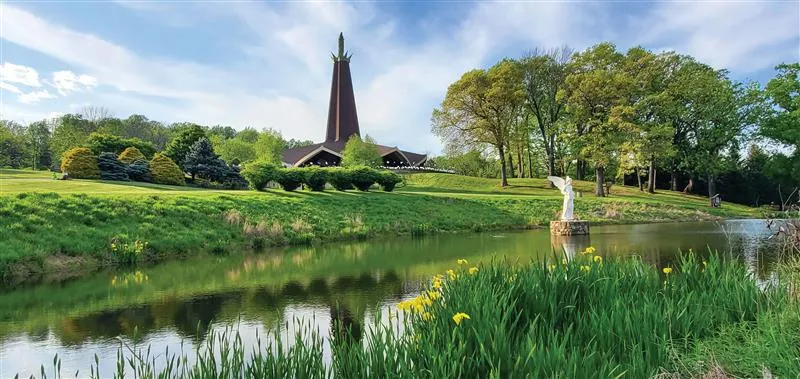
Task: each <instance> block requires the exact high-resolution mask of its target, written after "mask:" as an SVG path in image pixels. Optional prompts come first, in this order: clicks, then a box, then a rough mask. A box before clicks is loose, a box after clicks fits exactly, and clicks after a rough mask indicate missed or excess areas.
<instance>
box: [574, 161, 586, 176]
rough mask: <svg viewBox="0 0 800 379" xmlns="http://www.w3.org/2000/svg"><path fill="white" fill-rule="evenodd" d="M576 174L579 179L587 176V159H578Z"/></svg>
mask: <svg viewBox="0 0 800 379" xmlns="http://www.w3.org/2000/svg"><path fill="white" fill-rule="evenodd" d="M575 176H576V179H578V180H583V178H585V177H586V161H584V160H583V159H578V163H576V164H575Z"/></svg>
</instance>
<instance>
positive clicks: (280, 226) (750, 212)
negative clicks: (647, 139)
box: [0, 170, 757, 282]
mask: <svg viewBox="0 0 800 379" xmlns="http://www.w3.org/2000/svg"><path fill="white" fill-rule="evenodd" d="M511 184H512V186H511V187H510V188H504V189H501V188H499V187H498V186H497V180H488V179H480V178H468V177H462V176H456V175H447V174H412V175H408V176H407V185H405V186H403V187H401V188H398V189H397V190H396V191H395V192H393V193H385V192H381V191H371V192H358V191H347V192H338V191H332V190H330V191H325V192H308V191H297V192H285V191H283V190H279V189H272V190H268V191H264V192H256V191H218V190H205V189H198V188H191V187H175V186H166V185H155V184H147V183H120V182H108V181H96V180H67V181H61V180H53V179H52V175H51V174H49V173H47V172H31V171H19V170H0V219H2V220H3V227H2V228H0V241H3V243H2V244H0V282H9V281H11V282H13V281H18V280H20V279H21V278H28V279H30V278H36V277H37V275H38V274H42V273H46V272H58V271H60V270H64V269H73V270H74V269H76V268H77V269H78V270H80V269H81V267H96V266H97V265H105V264H115V262H119V261H120V260H126V259H129V258H130V259H134V260H161V259H164V258H167V257H170V256H180V255H185V254H190V253H198V252H212V253H224V252H230V251H236V250H241V249H259V248H261V247H264V246H270V245H285V244H307V243H311V242H316V241H333V240H347V239H363V238H368V237H371V236H374V235H378V234H415V235H420V234H425V233H432V232H460V231H481V230H500V229H520V228H531V227H539V226H545V225H547V224H548V222H549V221H550V220H553V219H555V218H557V217H558V213H559V211H560V208H561V199H562V197H561V195H560V194H559V193H558V192H557V190H555V189H549V188H546V183H545V182H544V180H541V179H519V180H512V181H511ZM591 185H592V184H591V183H589V182H577V183H576V188H577V190H578V191H584V193H586V192H588V191H587V189H588V188H591ZM575 212H576V215H577V216H578V217H580V218H581V219H584V220H588V221H590V222H592V223H595V224H600V223H639V222H664V221H696V220H710V219H715V218H717V217H737V218H744V217H754V216H756V215H757V213H756V210H754V209H752V208H748V207H745V206H741V205H735V204H730V203H725V204H724V205H723V207H722V208H710V207H709V206H708V205H707V201H706V200H705V199H703V198H701V197H697V196H687V195H683V194H675V193H668V192H667V191H662V192H660V193H658V194H655V195H651V194H647V193H641V192H639V191H638V189H635V188H628V187H617V189H616V190H613V189H612V196H611V197H608V198H597V197H594V196H591V195H589V194H586V195H585V196H584V197H580V198H578V199H577V201H576V205H575ZM136 241H141V242H146V243H147V247H146V248H145V249H143V251H141V252H139V253H136V252H131V251H127V252H125V253H119V252H117V253H114V252H112V251H111V250H112V247H111V246H112V244H118V245H120V246H124V244H129V245H130V246H133V244H134V243H135V242H136ZM140 253H141V254H140Z"/></svg>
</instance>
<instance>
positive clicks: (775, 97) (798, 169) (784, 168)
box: [760, 63, 800, 187]
mask: <svg viewBox="0 0 800 379" xmlns="http://www.w3.org/2000/svg"><path fill="white" fill-rule="evenodd" d="M776 70H777V71H778V74H777V75H776V76H775V78H773V79H771V80H770V81H769V82H768V83H767V86H766V88H765V91H764V92H765V94H766V96H767V100H768V102H769V105H770V106H771V108H770V109H769V111H768V112H767V115H766V116H765V118H764V121H763V122H762V124H761V130H760V133H761V135H763V136H765V137H768V138H770V139H772V140H774V141H777V142H779V143H781V144H784V145H787V146H789V147H790V148H793V149H794V152H793V153H792V154H791V155H790V156H788V155H786V154H782V153H780V154H777V155H776V157H775V160H774V162H771V164H770V165H769V167H768V171H769V173H770V176H772V177H774V178H775V179H776V180H777V181H778V182H779V183H781V184H782V185H784V186H788V187H796V186H800V79H798V76H799V75H800V63H792V64H782V65H779V66H777V67H776Z"/></svg>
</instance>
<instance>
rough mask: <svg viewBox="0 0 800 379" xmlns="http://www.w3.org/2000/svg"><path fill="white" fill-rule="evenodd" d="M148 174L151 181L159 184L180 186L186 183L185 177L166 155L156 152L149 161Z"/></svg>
mask: <svg viewBox="0 0 800 379" xmlns="http://www.w3.org/2000/svg"><path fill="white" fill-rule="evenodd" d="M150 174H151V175H152V176H153V182H155V183H159V184H173V185H177V186H182V185H185V184H186V179H185V177H184V175H183V171H182V170H181V168H180V167H178V165H176V164H175V162H173V161H172V159H169V157H168V156H166V155H164V154H161V153H158V154H156V155H155V156H154V157H153V160H151V161H150Z"/></svg>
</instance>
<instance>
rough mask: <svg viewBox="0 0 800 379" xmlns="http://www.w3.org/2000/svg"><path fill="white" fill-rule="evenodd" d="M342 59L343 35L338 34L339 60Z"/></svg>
mask: <svg viewBox="0 0 800 379" xmlns="http://www.w3.org/2000/svg"><path fill="white" fill-rule="evenodd" d="M342 57H344V34H343V33H339V59H342Z"/></svg>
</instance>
